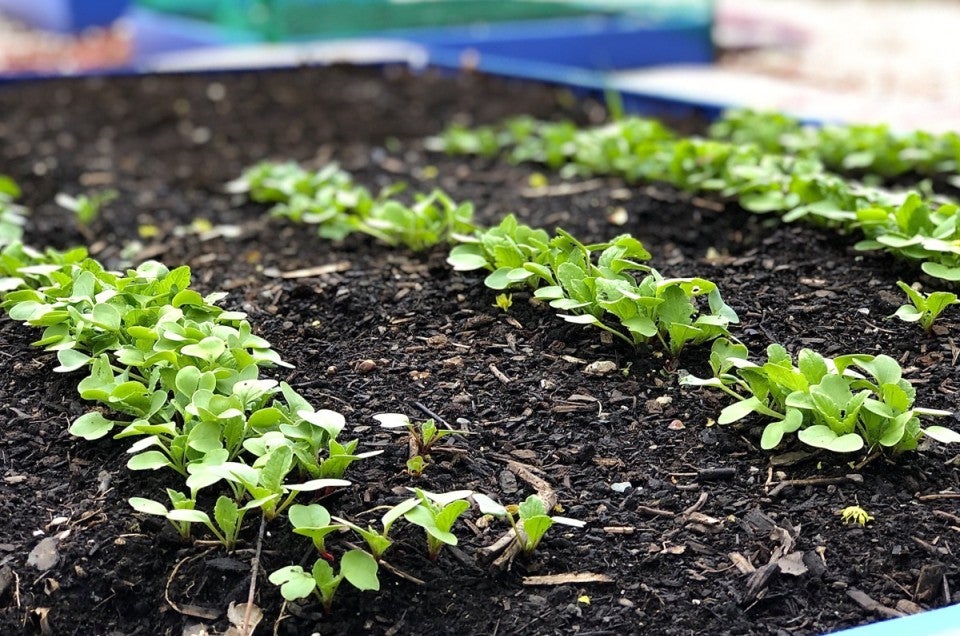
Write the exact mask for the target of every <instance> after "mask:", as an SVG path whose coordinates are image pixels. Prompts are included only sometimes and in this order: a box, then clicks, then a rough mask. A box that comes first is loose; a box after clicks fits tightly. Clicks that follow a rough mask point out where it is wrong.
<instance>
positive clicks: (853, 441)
mask: <svg viewBox="0 0 960 636" xmlns="http://www.w3.org/2000/svg"><path fill="white" fill-rule="evenodd" d="M797 438H799V440H800V441H801V442H803V443H804V444H806V445H807V446H813V447H815V448H823V449H826V450H828V451H833V452H834V453H853V452H856V451H858V450H860V449H861V448H863V438H862V437H860V436H859V435H857V434H856V433H848V434H846V435H837V434H836V433H835V432H834V431H833V429H832V428H830V427H829V426H824V425H822V424H815V425H814V426H808V427H807V428H805V429H803V430H801V431H800V432H799V433H797Z"/></svg>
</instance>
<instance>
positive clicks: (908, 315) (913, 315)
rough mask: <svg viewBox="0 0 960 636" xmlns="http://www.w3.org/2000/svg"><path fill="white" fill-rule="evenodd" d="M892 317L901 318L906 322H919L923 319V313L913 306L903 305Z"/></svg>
mask: <svg viewBox="0 0 960 636" xmlns="http://www.w3.org/2000/svg"><path fill="white" fill-rule="evenodd" d="M890 317H891V318H899V319H900V320H902V321H904V322H917V321H918V320H920V319H921V318H923V312H922V311H919V310H918V309H917V308H916V307H914V306H913V305H901V306H900V307H899V308H898V309H897V310H896V311H895V312H893V313H892V314H891V315H890Z"/></svg>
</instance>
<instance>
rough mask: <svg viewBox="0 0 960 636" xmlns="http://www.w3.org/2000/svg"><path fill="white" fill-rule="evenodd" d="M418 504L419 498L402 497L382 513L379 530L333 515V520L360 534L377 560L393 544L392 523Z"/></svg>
mask: <svg viewBox="0 0 960 636" xmlns="http://www.w3.org/2000/svg"><path fill="white" fill-rule="evenodd" d="M419 505H420V500H419V499H418V498H416V497H412V498H410V499H404V500H403V501H401V502H400V503H398V504H397V505H395V506H392V507H390V509H389V510H387V512H386V513H384V515H383V517H381V518H380V524H381V525H382V526H383V530H380V531H377V530H374V529H373V528H372V527H371V526H367V527H366V528H361V527H360V526H358V525H357V524H355V523H353V522H351V521H348V520H346V519H342V518H340V517H334V520H336V521H337V522H338V523H341V524H343V525H344V526H346V527H348V528H350V529H351V530H353V531H354V532H356V533H357V534H358V535H360V536H361V537H362V538H363V540H364V541H366V543H367V547H368V548H369V549H370V554H371V555H373V558H374V559H376V560H377V561H379V560H380V559H382V558H383V555H384V553H386V551H387V550H388V549H389V548H390V546H391V545H393V540H392V539H391V538H390V530H391V529H392V528H393V524H394V523H395V522H396V521H397V520H398V519H400V517H402V516H404V515H405V514H406V513H407V512H409V511H410V510H412V509H413V508H416V507H417V506H419Z"/></svg>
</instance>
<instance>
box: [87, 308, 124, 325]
mask: <svg viewBox="0 0 960 636" xmlns="http://www.w3.org/2000/svg"><path fill="white" fill-rule="evenodd" d="M120 320H121V317H120V310H119V309H117V308H116V307H114V306H113V305H111V304H108V303H99V304H97V305H94V306H93V322H94V323H96V325H97V326H98V327H101V328H103V329H106V330H107V331H119V330H120Z"/></svg>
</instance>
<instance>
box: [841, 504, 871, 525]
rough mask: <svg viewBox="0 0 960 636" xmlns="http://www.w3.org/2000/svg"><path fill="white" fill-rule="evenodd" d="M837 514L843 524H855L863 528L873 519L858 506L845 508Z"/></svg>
mask: <svg viewBox="0 0 960 636" xmlns="http://www.w3.org/2000/svg"><path fill="white" fill-rule="evenodd" d="M839 514H840V518H841V519H843V522H844V523H856V524H859V525H861V526H865V525H867V522H868V521H873V517H871V516H870V513H868V512H867V511H866V510H864V509H863V508H861V507H860V506H847V507H846V508H844V509H843V510H841V511H840V512H839Z"/></svg>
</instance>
